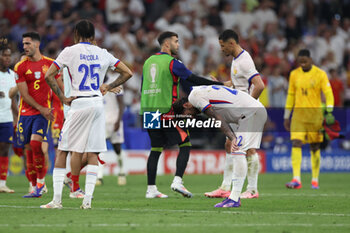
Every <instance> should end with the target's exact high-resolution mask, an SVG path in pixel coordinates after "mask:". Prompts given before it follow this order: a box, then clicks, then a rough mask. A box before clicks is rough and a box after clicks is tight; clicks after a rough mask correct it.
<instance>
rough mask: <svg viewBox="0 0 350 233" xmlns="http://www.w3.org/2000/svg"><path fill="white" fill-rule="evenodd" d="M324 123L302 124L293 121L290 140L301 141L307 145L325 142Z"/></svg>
mask: <svg viewBox="0 0 350 233" xmlns="http://www.w3.org/2000/svg"><path fill="white" fill-rule="evenodd" d="M321 129H322V121H317V122H315V123H314V122H302V121H296V120H292V123H291V126H290V139H291V140H300V141H302V142H303V143H304V144H305V143H321V142H323V133H322V132H321Z"/></svg>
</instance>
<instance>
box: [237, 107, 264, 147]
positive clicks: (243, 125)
mask: <svg viewBox="0 0 350 233" xmlns="http://www.w3.org/2000/svg"><path fill="white" fill-rule="evenodd" d="M266 120H267V112H266V109H265V108H259V109H258V110H257V111H256V112H255V113H254V115H253V116H251V117H249V118H244V119H241V120H239V123H238V127H237V126H236V129H234V132H235V134H236V136H237V145H238V146H239V150H238V151H235V152H234V153H232V154H246V153H247V150H249V149H259V148H260V144H261V138H262V134H263V129H264V125H265V122H266ZM230 126H231V124H230ZM231 128H234V125H233V127H232V126H231Z"/></svg>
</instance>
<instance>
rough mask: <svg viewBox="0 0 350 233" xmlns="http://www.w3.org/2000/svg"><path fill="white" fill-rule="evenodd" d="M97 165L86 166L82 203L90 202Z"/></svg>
mask: <svg viewBox="0 0 350 233" xmlns="http://www.w3.org/2000/svg"><path fill="white" fill-rule="evenodd" d="M97 172H98V166H97V165H91V164H88V165H87V166H86V178H85V196H84V200H83V203H84V204H91V198H92V194H93V193H94V189H95V184H96V180H97Z"/></svg>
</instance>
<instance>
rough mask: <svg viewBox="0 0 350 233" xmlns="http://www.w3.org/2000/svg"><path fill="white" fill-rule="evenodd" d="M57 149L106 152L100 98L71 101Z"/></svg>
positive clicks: (103, 119) (103, 114)
mask: <svg viewBox="0 0 350 233" xmlns="http://www.w3.org/2000/svg"><path fill="white" fill-rule="evenodd" d="M58 149H60V150H62V151H73V152H79V153H84V152H96V153H97V152H103V151H106V150H107V148H106V137H105V113H104V108H103V98H102V97H90V98H78V99H76V100H73V102H72V104H71V108H70V109H69V111H68V113H67V117H66V121H65V122H64V124H63V128H62V131H61V136H60V140H59V143H58Z"/></svg>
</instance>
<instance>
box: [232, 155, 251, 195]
mask: <svg viewBox="0 0 350 233" xmlns="http://www.w3.org/2000/svg"><path fill="white" fill-rule="evenodd" d="M232 157H233V173H232V191H231V194H230V196H229V198H230V199H232V200H234V201H238V200H239V196H240V195H241V192H242V188H243V184H244V180H245V177H246V176H247V159H246V157H245V156H244V155H232Z"/></svg>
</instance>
